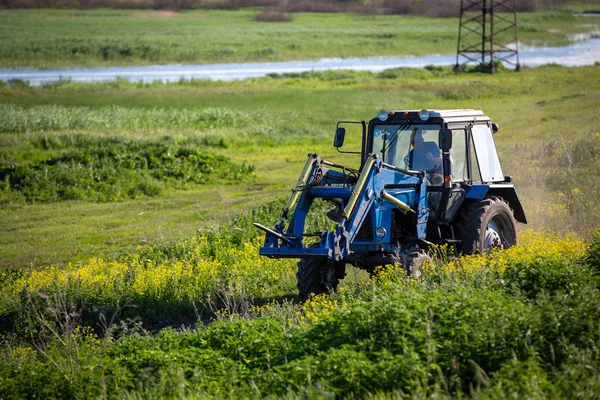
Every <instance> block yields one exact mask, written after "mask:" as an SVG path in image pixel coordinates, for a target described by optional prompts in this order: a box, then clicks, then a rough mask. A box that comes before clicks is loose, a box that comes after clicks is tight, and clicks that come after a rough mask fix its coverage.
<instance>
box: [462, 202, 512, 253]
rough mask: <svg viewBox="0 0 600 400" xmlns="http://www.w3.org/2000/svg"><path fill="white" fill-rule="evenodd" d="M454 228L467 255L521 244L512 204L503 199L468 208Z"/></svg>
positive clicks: (475, 204) (467, 206) (463, 210)
mask: <svg viewBox="0 0 600 400" xmlns="http://www.w3.org/2000/svg"><path fill="white" fill-rule="evenodd" d="M454 227H455V232H456V234H457V236H458V239H461V245H460V248H461V252H462V253H463V254H480V253H483V252H489V251H490V250H491V249H493V248H501V249H507V248H509V247H511V246H514V245H515V244H517V222H516V221H515V217H514V215H513V211H512V210H511V209H510V207H509V206H508V203H507V202H506V201H505V200H504V199H502V198H500V197H490V198H487V199H483V200H480V201H475V202H471V203H467V204H465V205H464V206H463V209H462V210H461V211H460V214H459V216H458V218H457V220H456V222H455V224H454Z"/></svg>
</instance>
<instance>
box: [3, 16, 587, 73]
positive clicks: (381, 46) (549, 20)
mask: <svg viewBox="0 0 600 400" xmlns="http://www.w3.org/2000/svg"><path fill="white" fill-rule="evenodd" d="M259 12H260V11H259V10H252V9H243V10H237V11H215V10H202V11H189V12H182V13H172V12H171V13H165V12H163V11H140V10H137V11H132V10H110V9H98V10H0V67H3V68H66V67H75V66H77V67H90V66H118V65H151V64H168V63H184V64H189V63H194V64H209V63H230V62H256V61H283V60H311V59H320V58H328V57H371V56H386V55H387V56H398V55H426V54H452V53H454V52H455V51H456V42H457V39H456V35H457V29H458V20H457V19H456V18H443V19H429V18H425V17H416V16H413V17H407V16H396V15H393V16H385V15H361V14H356V15H353V14H342V13H340V14H308V13H294V14H293V20H292V21H291V22H289V23H269V22H256V21H254V20H253V17H254V16H255V15H256V14H257V13H259ZM597 20H598V18H584V17H573V16H572V15H571V13H569V12H566V11H562V12H558V11H552V12H540V13H522V14H520V16H519V35H520V40H521V42H522V43H525V44H531V45H566V44H568V43H569V38H570V36H571V35H573V34H575V33H583V32H597V30H598V25H597ZM499 39H500V40H502V38H499ZM504 40H507V41H508V42H510V41H512V37H507V38H504Z"/></svg>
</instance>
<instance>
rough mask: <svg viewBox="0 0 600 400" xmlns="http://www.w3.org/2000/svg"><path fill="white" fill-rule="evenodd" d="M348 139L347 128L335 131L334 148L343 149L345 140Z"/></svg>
mask: <svg viewBox="0 0 600 400" xmlns="http://www.w3.org/2000/svg"><path fill="white" fill-rule="evenodd" d="M345 137H346V128H337V129H336V130H335V136H334V137H333V147H338V148H339V147H342V146H343V145H344V138H345Z"/></svg>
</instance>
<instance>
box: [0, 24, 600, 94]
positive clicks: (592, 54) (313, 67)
mask: <svg viewBox="0 0 600 400" xmlns="http://www.w3.org/2000/svg"><path fill="white" fill-rule="evenodd" d="M595 36H597V35H595ZM574 39H575V41H574V43H572V44H570V45H569V46H562V47H533V46H529V47H528V46H521V48H520V49H519V55H520V62H521V65H524V66H531V67H534V66H539V65H544V64H549V63H555V64H560V65H565V66H584V65H593V64H595V63H598V62H600V38H598V37H593V36H592V37H590V35H587V36H586V35H581V36H579V37H575V38H574ZM455 63H456V55H450V54H449V55H432V56H424V57H372V58H345V59H337V58H327V59H322V60H318V61H290V62H270V63H247V64H211V65H155V66H142V67H110V68H72V69H60V70H35V69H23V70H17V69H0V80H5V81H7V80H11V79H21V80H24V81H28V82H29V83H30V84H31V85H33V86H37V85H41V84H43V83H50V82H56V81H60V80H65V79H70V80H71V81H73V82H107V81H114V80H116V79H117V78H124V79H127V80H130V81H135V82H137V81H143V82H153V81H163V82H174V81H179V80H181V79H210V80H234V79H246V78H252V77H260V76H265V75H268V74H286V73H300V72H305V71H325V70H342V69H349V70H358V71H372V72H381V71H383V70H386V69H389V68H397V67H414V68H419V67H424V66H426V65H434V66H444V65H454V64H455Z"/></svg>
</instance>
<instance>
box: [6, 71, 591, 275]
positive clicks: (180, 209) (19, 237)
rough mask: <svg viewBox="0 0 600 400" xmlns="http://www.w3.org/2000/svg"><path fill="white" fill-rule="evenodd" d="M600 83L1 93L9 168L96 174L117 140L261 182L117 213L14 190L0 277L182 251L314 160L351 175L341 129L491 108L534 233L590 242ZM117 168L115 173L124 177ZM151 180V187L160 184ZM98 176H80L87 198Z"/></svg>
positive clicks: (161, 199) (454, 79) (428, 74)
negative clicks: (382, 115)
mask: <svg viewBox="0 0 600 400" xmlns="http://www.w3.org/2000/svg"><path fill="white" fill-rule="evenodd" d="M599 76H600V68H599V67H598V66H594V67H584V68H564V67H558V66H548V67H543V68H537V69H526V70H525V71H523V72H522V73H519V74H517V73H512V72H506V73H501V74H498V75H495V76H488V75H478V74H463V75H458V76H457V75H454V74H452V72H451V71H450V68H429V69H397V70H390V71H385V72H383V73H377V74H374V73H366V72H347V71H336V72H326V73H305V74H301V75H290V76H273V77H265V78H260V79H250V80H246V81H241V82H208V81H192V82H180V83H174V84H168V85H167V84H159V83H157V84H131V83H127V82H118V83H110V84H108V83H107V84H95V85H84V84H73V83H62V84H60V85H51V86H46V87H40V88H29V87H25V86H23V85H16V84H15V85H5V86H3V87H0V103H2V104H3V105H2V106H1V107H2V109H3V110H4V112H3V114H2V118H0V129H1V130H2V132H1V133H0V143H1V145H0V163H1V167H2V168H3V169H4V170H6V169H7V168H13V166H17V165H19V166H21V168H25V169H27V168H34V167H35V166H36V165H38V166H39V165H48V164H49V163H50V160H57V159H58V160H66V159H65V158H64V156H65V155H67V156H68V155H71V153H73V152H74V151H75V150H77V152H79V153H81V155H82V156H85V157H88V158H89V157H91V158H90V160H91V159H93V157H95V156H94V154H97V150H98V146H99V144H101V143H107V141H108V142H115V143H121V145H122V146H124V149H125V150H127V148H128V147H129V146H131V149H134V148H145V147H144V146H148V143H163V145H165V146H167V147H169V146H171V147H173V146H174V147H173V149H175V150H176V148H180V147H186V146H191V147H193V148H194V149H195V150H197V151H198V152H200V153H202V154H211V155H213V156H215V157H225V158H226V159H227V160H229V161H227V162H228V163H232V164H231V165H237V166H242V165H244V163H245V164H246V165H251V166H253V167H254V171H253V173H252V174H250V175H247V176H244V177H243V179H238V178H235V177H234V178H233V179H229V178H226V179H223V178H222V177H221V176H220V175H218V173H219V171H217V175H214V177H213V178H211V179H212V180H210V181H208V182H204V183H203V184H196V183H194V182H187V183H186V182H185V176H186V175H185V174H183V175H177V176H175V177H174V180H173V181H171V183H170V184H166V185H163V184H162V183H160V182H162V181H160V180H156V181H155V184H154V185H159V186H160V191H158V192H156V193H153V192H146V193H144V192H139V193H138V194H139V195H134V196H123V197H121V198H122V200H121V201H117V202H108V203H107V202H106V201H107V200H110V198H108V199H105V200H103V199H102V198H95V199H94V198H93V196H91V195H90V196H88V195H86V197H89V199H88V201H81V200H76V201H73V200H69V201H65V200H66V199H65V198H62V199H61V198H56V199H55V200H53V201H54V202H51V203H40V201H38V200H35V199H29V200H28V198H27V196H25V197H24V198H19V196H15V195H9V193H10V191H14V190H15V188H13V189H10V187H11V184H10V182H9V181H3V186H2V191H1V193H2V196H3V197H2V198H3V199H4V204H3V206H2V207H1V208H0V222H1V224H2V225H3V226H4V227H5V229H3V230H1V231H0V243H2V245H1V246H0V260H1V261H0V263H1V264H2V265H3V266H7V265H18V266H20V267H33V268H38V267H40V266H44V265H48V264H55V263H58V264H63V263H66V262H69V261H85V260H87V259H88V258H89V257H94V256H102V257H105V256H118V255H119V254H122V253H127V252H129V251H131V250H133V249H135V247H136V246H137V245H139V244H145V243H153V244H156V243H164V242H168V241H172V240H179V239H187V238H188V237H190V236H191V235H193V234H194V233H195V232H196V231H197V230H198V229H207V228H210V227H211V226H213V225H215V224H216V225H218V224H219V222H220V221H222V220H223V219H226V218H228V217H231V216H233V215H236V214H237V213H239V212H241V211H243V210H248V209H251V208H254V207H257V206H260V205H261V204H264V203H265V202H268V201H269V200H272V199H274V198H276V197H278V196H282V195H283V196H285V195H286V193H288V191H289V189H290V187H291V185H293V183H294V182H295V179H296V178H297V174H298V173H299V171H300V169H301V166H302V164H303V163H304V159H305V156H306V154H307V153H309V152H312V151H316V152H318V153H319V154H320V155H322V156H323V157H325V158H326V159H331V160H335V161H338V162H342V163H346V164H348V165H350V166H352V165H354V163H355V159H354V158H353V157H352V156H343V155H340V154H338V153H336V152H335V151H334V149H333V148H332V147H331V140H332V139H331V138H332V136H333V131H334V128H335V123H336V121H338V120H347V119H367V120H368V119H370V118H372V117H373V116H374V115H375V113H376V111H377V110H379V109H381V108H388V109H391V108H396V109H403V108H408V109H420V108H423V107H424V108H432V109H433V108H480V109H482V110H484V111H485V112H486V113H487V114H488V115H490V116H491V117H492V118H493V119H494V120H495V121H496V122H498V123H499V124H500V132H499V133H498V135H496V138H495V140H496V142H497V144H498V151H499V153H500V158H501V160H502V165H503V170H504V173H505V174H507V175H513V177H514V181H515V184H516V186H517V188H518V191H519V194H520V195H521V198H522V201H523V203H524V207H525V211H526V213H527V217H528V220H529V222H530V225H529V227H532V228H534V229H544V228H551V229H553V230H555V231H556V232H561V233H566V232H569V231H576V232H579V233H582V234H586V233H587V232H588V231H589V230H590V229H592V228H594V227H595V226H597V225H598V223H599V222H598V221H600V210H599V208H598V203H597V198H598V193H599V191H600V182H599V181H598V174H597V171H598V170H599V168H600V167H599V165H598V162H597V160H598V154H599V153H600V150H599V149H598V143H600V141H599V140H598V132H599V126H600V121H599V116H598V115H599V114H598V104H600V99H599V97H598V93H600V91H599V87H598V84H597V82H599V81H600V79H599ZM166 138H168V139H166ZM358 139H359V133H358V132H352V131H349V133H348V148H349V149H350V148H352V147H357V146H358ZM169 143H171V144H169ZM125 144H127V145H125ZM125 153H127V151H125ZM125 153H124V154H125ZM135 153H137V151H136V152H135ZM168 153H169V151H164V152H162V153H161V155H160V157H159V158H158V160H159V163H158V164H157V167H158V168H159V170H160V169H161V168H163V167H167V163H168V162H170V161H169V160H170V158H169V156H167V154H168ZM162 154H164V155H165V157H166V158H165V159H164V163H165V164H164V165H163V160H162ZM61 157H62V158H61ZM122 161H123V163H121V164H116V165H115V166H116V167H118V168H119V171H121V172H119V173H122V175H121V176H128V175H127V174H128V173H129V172H127V171H129V170H128V169H127V168H126V167H127V163H125V161H126V160H122ZM227 165H229V164H227ZM221 169H226V167H223V168H221V167H219V168H218V170H221ZM86 170H88V169H87V168H86ZM37 171H43V169H42V170H40V169H38V170H37ZM147 173H148V174H150V175H149V176H150V178H152V179H155V178H153V177H152V175H151V174H153V173H156V172H152V171H151V170H148V172H147ZM86 177H87V178H86ZM90 177H93V175H89V174H88V175H85V176H84V181H82V184H83V183H85V179H88V178H90ZM138 178H139V179H141V178H142V177H141V175H140V176H137V175H136V179H138ZM168 179H172V178H168ZM134 181H135V180H134ZM132 182H133V181H132ZM88 183H90V185H91V186H92V187H93V185H94V182H93V181H90V182H88ZM133 193H134V194H135V193H136V192H133ZM129 197H136V198H133V199H128V198H129ZM80 199H81V197H80ZM89 200H92V201H89Z"/></svg>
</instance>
